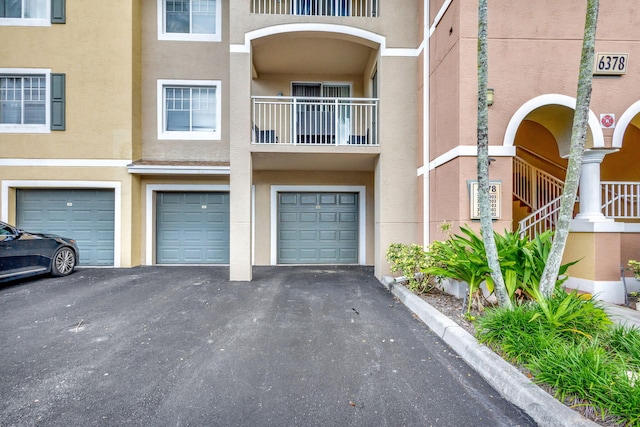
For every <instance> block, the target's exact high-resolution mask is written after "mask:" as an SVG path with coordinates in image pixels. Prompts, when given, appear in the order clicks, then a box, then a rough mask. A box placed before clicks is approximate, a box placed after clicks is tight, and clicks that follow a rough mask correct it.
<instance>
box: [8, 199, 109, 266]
mask: <svg viewBox="0 0 640 427" xmlns="http://www.w3.org/2000/svg"><path fill="white" fill-rule="evenodd" d="M114 200H115V199H114V192H113V190H102V189H100V190H67V189H64V190H51V189H22V190H21V189H19V190H18V191H17V206H16V214H17V221H16V222H17V225H18V227H20V228H24V229H25V230H28V231H38V232H46V233H53V234H59V235H61V236H65V237H70V238H73V239H75V240H76V241H77V242H78V247H79V248H80V265H113V245H114V206H115V205H114Z"/></svg>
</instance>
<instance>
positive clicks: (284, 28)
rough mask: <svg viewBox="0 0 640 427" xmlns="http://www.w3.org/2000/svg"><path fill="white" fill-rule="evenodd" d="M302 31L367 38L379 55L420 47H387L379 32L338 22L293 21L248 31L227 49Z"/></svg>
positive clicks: (415, 51) (244, 49)
mask: <svg viewBox="0 0 640 427" xmlns="http://www.w3.org/2000/svg"><path fill="white" fill-rule="evenodd" d="M302 32H317V33H336V34H344V35H348V36H353V37H357V38H360V39H363V40H368V41H370V42H373V43H375V44H377V45H379V46H380V55H381V56H395V57H417V56H419V55H420V52H421V48H420V47H418V48H397V47H394V48H389V47H387V38H386V37H385V36H382V35H380V34H377V33H374V32H371V31H367V30H363V29H361V28H356V27H350V26H347V25H338V24H319V23H314V22H310V23H295V24H281V25H273V26H270V27H265V28H260V29H258V30H253V31H249V32H248V33H245V35H244V43H243V44H231V45H230V46H229V50H230V52H231V53H250V52H251V41H253V40H255V39H260V38H263V37H267V36H271V35H274V34H285V33H302Z"/></svg>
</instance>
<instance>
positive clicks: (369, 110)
mask: <svg viewBox="0 0 640 427" xmlns="http://www.w3.org/2000/svg"><path fill="white" fill-rule="evenodd" d="M252 103H253V106H252V127H253V131H252V132H251V142H252V144H287V145H340V146H353V145H357V146H377V145H378V140H377V135H378V129H377V122H378V120H377V117H378V99H376V98H327V97H320V98H318V97H291V96H277V97H271V96H254V97H252Z"/></svg>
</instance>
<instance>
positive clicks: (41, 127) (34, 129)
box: [0, 68, 51, 133]
mask: <svg viewBox="0 0 640 427" xmlns="http://www.w3.org/2000/svg"><path fill="white" fill-rule="evenodd" d="M0 75H2V76H6V75H12V76H20V75H25V76H26V75H41V76H44V78H45V84H46V85H47V88H46V95H45V97H46V99H45V106H44V107H45V111H44V123H43V124H29V125H16V124H4V123H0V133H51V69H43V68H0Z"/></svg>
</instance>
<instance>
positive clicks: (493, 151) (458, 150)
mask: <svg viewBox="0 0 640 427" xmlns="http://www.w3.org/2000/svg"><path fill="white" fill-rule="evenodd" d="M477 155H478V146H477V145H459V146H457V147H455V148H452V149H451V150H449V151H447V152H446V153H444V154H441V155H440V156H438V157H436V158H435V159H434V160H432V161H431V162H429V170H434V169H435V168H437V167H438V166H442V165H443V164H445V163H447V162H450V161H451V160H454V159H457V158H458V157H476V156H477ZM489 155H490V156H495V157H513V156H515V155H516V148H515V147H505V146H502V145H490V146H489ZM418 173H420V170H419V171H418Z"/></svg>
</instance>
